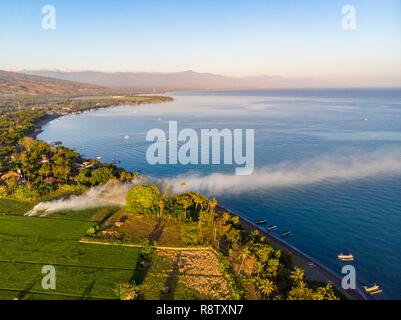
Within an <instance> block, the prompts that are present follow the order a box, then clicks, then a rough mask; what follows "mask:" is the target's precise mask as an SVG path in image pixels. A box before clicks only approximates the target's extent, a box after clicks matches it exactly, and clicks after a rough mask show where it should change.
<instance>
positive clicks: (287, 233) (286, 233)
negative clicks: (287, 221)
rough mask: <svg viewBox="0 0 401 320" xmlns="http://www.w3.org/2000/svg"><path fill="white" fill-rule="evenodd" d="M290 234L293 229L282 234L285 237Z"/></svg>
mask: <svg viewBox="0 0 401 320" xmlns="http://www.w3.org/2000/svg"><path fill="white" fill-rule="evenodd" d="M289 235H291V231H284V232H283V233H282V234H281V236H283V237H288V236H289Z"/></svg>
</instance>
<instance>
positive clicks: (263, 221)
mask: <svg viewBox="0 0 401 320" xmlns="http://www.w3.org/2000/svg"><path fill="white" fill-rule="evenodd" d="M255 223H256V224H259V225H261V224H266V223H267V221H266V220H265V219H259V220H256V221H255Z"/></svg>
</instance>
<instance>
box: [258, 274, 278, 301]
mask: <svg viewBox="0 0 401 320" xmlns="http://www.w3.org/2000/svg"><path fill="white" fill-rule="evenodd" d="M258 287H259V290H260V292H261V293H262V294H263V295H264V296H265V297H267V298H269V297H270V295H271V294H272V293H273V292H274V291H275V290H276V286H275V285H274V283H273V281H271V280H269V279H260V280H259V282H258Z"/></svg>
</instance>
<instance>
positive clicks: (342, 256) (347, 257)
mask: <svg viewBox="0 0 401 320" xmlns="http://www.w3.org/2000/svg"><path fill="white" fill-rule="evenodd" d="M337 258H338V259H339V260H341V261H353V260H354V256H353V255H352V254H343V253H341V254H339V255H338V256H337Z"/></svg>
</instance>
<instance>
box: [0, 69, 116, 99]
mask: <svg viewBox="0 0 401 320" xmlns="http://www.w3.org/2000/svg"><path fill="white" fill-rule="evenodd" d="M107 91H110V89H107V88H104V87H100V86H96V85H93V84H84V83H77V82H72V81H66V80H59V79H54V78H49V77H41V76H35V75H27V74H22V73H16V72H9V71H1V70H0V95H3V96H18V95H19V96H21V95H52V96H57V95H86V94H91V95H93V94H101V93H104V92H107Z"/></svg>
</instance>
